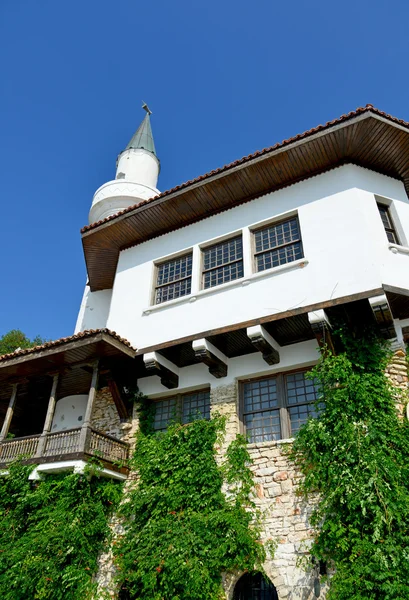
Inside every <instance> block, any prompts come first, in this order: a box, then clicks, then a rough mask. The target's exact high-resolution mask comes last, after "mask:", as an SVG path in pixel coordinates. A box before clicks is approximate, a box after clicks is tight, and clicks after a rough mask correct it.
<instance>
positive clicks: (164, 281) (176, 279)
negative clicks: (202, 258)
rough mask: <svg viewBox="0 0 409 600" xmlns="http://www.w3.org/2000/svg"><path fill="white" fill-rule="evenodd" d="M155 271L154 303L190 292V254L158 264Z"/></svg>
mask: <svg viewBox="0 0 409 600" xmlns="http://www.w3.org/2000/svg"><path fill="white" fill-rule="evenodd" d="M157 273H158V274H157V280H156V291H155V304H160V303H161V302H167V301H168V300H173V299H174V298H180V297H181V296H186V295H187V294H190V291H191V282H192V254H186V255H185V256H181V257H180V258H176V259H175V260H169V261H167V262H165V263H162V264H161V265H158V272H157ZM160 286H162V287H160Z"/></svg>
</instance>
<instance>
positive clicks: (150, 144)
mask: <svg viewBox="0 0 409 600" xmlns="http://www.w3.org/2000/svg"><path fill="white" fill-rule="evenodd" d="M142 108H143V109H144V110H146V115H145V118H144V120H143V121H142V123H141V124H140V125H139V127H138V129H137V130H136V133H134V135H133V136H132V139H131V141H130V142H129V144H128V145H127V147H126V148H125V150H129V148H133V149H134V150H137V149H139V148H140V149H143V150H147V151H148V152H152V154H154V155H155V156H156V150H155V143H154V141H153V134H152V127H151V119H150V115H151V114H152V111H151V110H150V109H149V106H148V105H147V104H146V102H144V103H143V104H142Z"/></svg>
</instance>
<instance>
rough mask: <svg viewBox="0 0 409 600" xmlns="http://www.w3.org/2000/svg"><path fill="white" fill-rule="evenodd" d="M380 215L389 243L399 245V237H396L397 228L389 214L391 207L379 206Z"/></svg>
mask: <svg viewBox="0 0 409 600" xmlns="http://www.w3.org/2000/svg"><path fill="white" fill-rule="evenodd" d="M378 210H379V214H380V215H381V219H382V223H383V226H384V228H385V232H386V236H387V238H388V242H390V243H391V244H398V243H399V241H398V236H397V235H396V231H395V228H394V226H393V222H392V219H391V216H390V213H389V207H388V206H385V205H384V204H378Z"/></svg>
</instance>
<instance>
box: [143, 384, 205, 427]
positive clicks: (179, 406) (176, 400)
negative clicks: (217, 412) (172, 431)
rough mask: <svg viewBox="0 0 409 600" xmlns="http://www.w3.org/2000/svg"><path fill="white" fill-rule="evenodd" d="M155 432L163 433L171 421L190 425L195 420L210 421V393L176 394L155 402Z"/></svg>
mask: <svg viewBox="0 0 409 600" xmlns="http://www.w3.org/2000/svg"><path fill="white" fill-rule="evenodd" d="M155 408H156V410H155V419H154V423H153V428H154V430H155V431H165V430H166V428H167V427H168V425H169V424H170V423H171V422H172V421H176V422H181V423H190V422H191V421H194V420H196V419H210V391H209V390H203V391H199V392H192V393H190V394H177V395H176V396H172V397H171V398H166V399H165V400H158V401H156V402H155Z"/></svg>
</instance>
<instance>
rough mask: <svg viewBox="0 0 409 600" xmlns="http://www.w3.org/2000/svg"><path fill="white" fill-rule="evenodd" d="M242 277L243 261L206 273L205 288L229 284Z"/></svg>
mask: <svg viewBox="0 0 409 600" xmlns="http://www.w3.org/2000/svg"><path fill="white" fill-rule="evenodd" d="M240 277H243V261H240V262H235V263H233V264H231V265H225V266H224V267H219V268H216V269H213V270H212V271H206V272H205V273H204V279H203V287H204V288H205V289H206V288H209V287H214V286H215V285H220V284H221V283H227V282H228V281H233V280H234V279H239V278H240Z"/></svg>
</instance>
